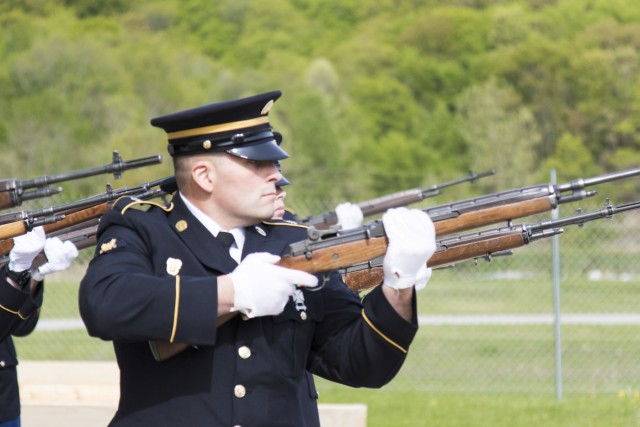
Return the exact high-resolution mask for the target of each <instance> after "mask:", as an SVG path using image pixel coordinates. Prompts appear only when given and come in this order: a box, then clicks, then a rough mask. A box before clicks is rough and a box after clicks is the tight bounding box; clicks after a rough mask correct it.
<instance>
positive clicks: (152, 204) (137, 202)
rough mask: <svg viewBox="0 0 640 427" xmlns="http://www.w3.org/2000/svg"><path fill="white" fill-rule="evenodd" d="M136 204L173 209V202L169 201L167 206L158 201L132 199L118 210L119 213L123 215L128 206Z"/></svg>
mask: <svg viewBox="0 0 640 427" xmlns="http://www.w3.org/2000/svg"><path fill="white" fill-rule="evenodd" d="M136 205H151V206H157V207H159V208H160V209H162V210H163V211H165V212H171V211H172V210H173V202H171V203H170V204H169V206H165V205H163V204H161V203H158V202H150V201H148V200H134V201H132V202H131V203H129V204H128V205H127V206H125V207H124V208H122V210H121V211H120V213H121V214H123V215H124V213H125V212H126V211H127V210H129V208H130V207H133V206H136Z"/></svg>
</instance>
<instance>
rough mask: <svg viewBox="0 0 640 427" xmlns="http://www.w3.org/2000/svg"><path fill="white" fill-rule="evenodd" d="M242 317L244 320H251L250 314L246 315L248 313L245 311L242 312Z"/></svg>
mask: <svg viewBox="0 0 640 427" xmlns="http://www.w3.org/2000/svg"><path fill="white" fill-rule="evenodd" d="M240 318H241V319H242V320H249V316H247V315H246V314H244V313H242V314H241V315H240Z"/></svg>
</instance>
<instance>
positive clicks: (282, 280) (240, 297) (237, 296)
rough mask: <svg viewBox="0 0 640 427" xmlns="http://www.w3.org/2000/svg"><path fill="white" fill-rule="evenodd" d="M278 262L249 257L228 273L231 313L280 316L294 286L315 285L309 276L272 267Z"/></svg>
mask: <svg viewBox="0 0 640 427" xmlns="http://www.w3.org/2000/svg"><path fill="white" fill-rule="evenodd" d="M279 260H280V257H279V256H277V255H272V254H270V253H266V252H259V253H253V254H249V255H247V257H246V258H245V259H243V260H242V262H241V263H240V264H239V265H238V266H237V267H236V269H235V270H233V271H232V272H231V273H229V275H228V276H229V278H230V279H231V281H232V282H233V290H234V299H233V307H232V308H231V311H232V312H233V311H240V312H241V313H244V314H246V315H247V316H248V317H259V316H275V315H278V314H280V313H282V311H283V310H284V307H285V305H286V304H287V301H288V300H289V297H290V296H291V295H293V293H294V292H295V290H296V289H297V286H306V287H315V286H317V285H318V278H317V277H316V276H314V275H312V274H309V273H305V272H304V271H299V270H293V269H290V268H285V267H280V266H278V265H274V264H275V263H276V262H278V261H279Z"/></svg>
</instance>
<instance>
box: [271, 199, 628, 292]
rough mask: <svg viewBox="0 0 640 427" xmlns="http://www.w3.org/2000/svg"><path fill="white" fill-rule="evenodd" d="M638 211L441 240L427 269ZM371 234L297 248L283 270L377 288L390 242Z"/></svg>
mask: <svg viewBox="0 0 640 427" xmlns="http://www.w3.org/2000/svg"><path fill="white" fill-rule="evenodd" d="M634 209H640V201H639V202H633V203H628V204H624V205H619V206H614V205H612V204H611V203H610V201H609V200H608V199H607V201H606V203H605V205H604V207H603V208H602V209H600V210H597V211H593V212H588V213H580V214H576V215H573V216H568V217H564V218H559V219H553V220H545V221H542V222H539V223H535V224H520V225H510V226H508V227H501V228H496V229H490V230H483V231H480V232H477V233H471V234H465V235H460V236H454V237H450V238H445V239H441V240H438V241H437V245H436V251H435V253H434V254H433V256H432V257H431V258H430V259H429V261H428V262H427V266H428V267H431V268H437V267H443V266H448V265H451V264H453V263H456V262H459V261H464V260H469V259H476V258H479V257H486V256H490V255H491V254H493V253H499V252H502V251H508V250H511V249H515V248H518V247H522V246H524V245H528V244H529V243H531V242H533V241H536V240H539V239H543V238H547V237H551V236H555V235H558V234H561V233H563V232H564V230H563V228H562V227H566V226H569V225H578V226H582V225H584V224H585V223H586V222H589V221H594V220H597V219H603V218H605V219H611V218H612V217H613V215H615V214H618V213H621V212H625V211H629V210H634ZM367 228H369V229H368V230H361V231H350V232H348V233H345V235H343V236H335V237H332V238H328V239H326V240H324V241H315V242H309V241H303V242H299V243H296V244H293V245H291V253H290V255H289V256H286V257H283V258H282V259H281V260H280V262H278V265H281V266H283V267H287V268H294V269H297V270H302V271H306V272H309V273H319V272H326V271H329V270H336V269H337V270H340V271H341V272H342V273H343V278H344V279H345V283H346V284H347V286H348V287H349V288H350V289H352V290H363V289H366V288H369V287H372V286H375V285H377V284H379V283H381V282H382V280H383V277H384V272H383V269H382V261H383V255H384V253H385V252H386V245H387V242H386V238H385V237H383V236H380V235H381V233H382V234H383V233H384V230H383V228H382V227H381V224H380V223H376V224H374V225H373V226H372V227H367ZM369 236H370V237H369ZM342 254H345V256H342ZM372 255H373V256H372ZM356 259H360V260H361V262H360V263H357V262H354V261H355V260H356ZM318 261H320V262H321V264H320V263H319V262H318ZM363 261H364V262H363Z"/></svg>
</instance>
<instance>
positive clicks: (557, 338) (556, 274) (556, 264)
mask: <svg viewBox="0 0 640 427" xmlns="http://www.w3.org/2000/svg"><path fill="white" fill-rule="evenodd" d="M550 182H551V184H553V185H555V184H556V170H555V169H551V181H550ZM551 218H552V219H557V218H558V208H557V207H556V208H555V209H553V210H552V211H551ZM551 250H552V257H553V328H554V343H555V367H556V369H555V375H556V399H557V400H562V336H561V334H560V236H558V235H557V234H556V235H555V236H552V237H551Z"/></svg>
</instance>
